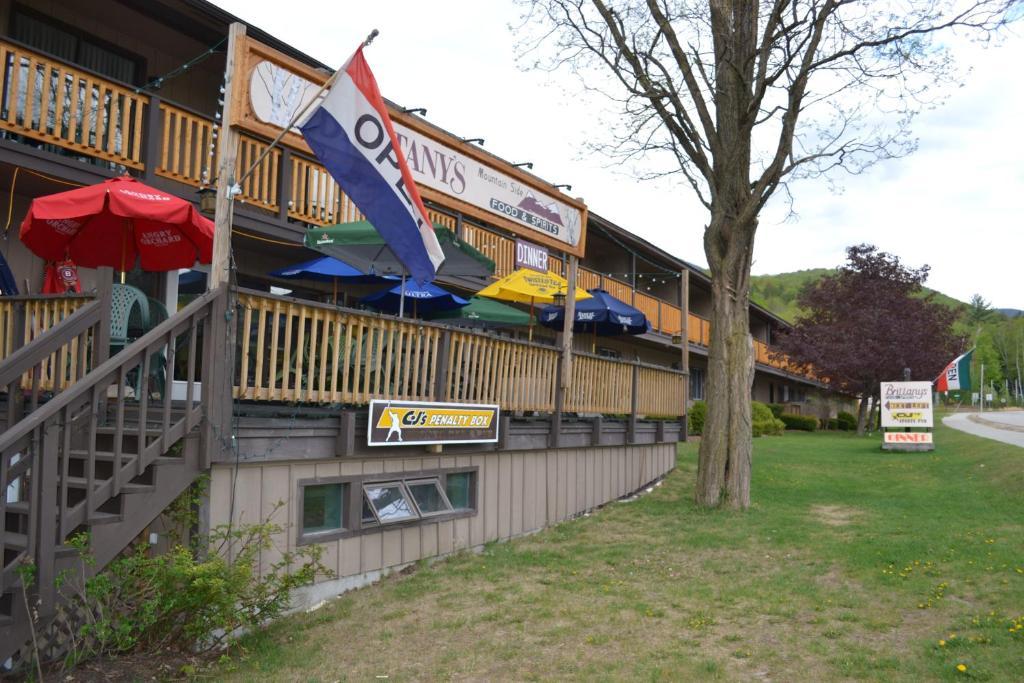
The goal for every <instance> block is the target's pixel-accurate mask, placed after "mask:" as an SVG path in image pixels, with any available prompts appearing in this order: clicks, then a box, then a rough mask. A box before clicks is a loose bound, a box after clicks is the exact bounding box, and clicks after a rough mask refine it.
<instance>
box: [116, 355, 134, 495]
mask: <svg viewBox="0 0 1024 683" xmlns="http://www.w3.org/2000/svg"><path fill="white" fill-rule="evenodd" d="M127 381H128V369H127V366H126V365H121V367H119V368H118V369H117V405H116V406H115V407H114V451H113V452H114V469H113V477H112V479H113V483H112V486H113V488H112V494H111V495H114V496H116V495H118V494H119V493H121V453H122V451H123V450H124V387H125V382H127ZM140 459H141V458H140Z"/></svg>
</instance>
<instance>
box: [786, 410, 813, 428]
mask: <svg viewBox="0 0 1024 683" xmlns="http://www.w3.org/2000/svg"><path fill="white" fill-rule="evenodd" d="M780 419H781V420H782V422H783V424H785V425H786V429H796V430H800V431H804V432H813V431H816V430H817V429H818V418H816V417H814V416H811V415H791V414H789V413H783V414H782V417H781V418H780Z"/></svg>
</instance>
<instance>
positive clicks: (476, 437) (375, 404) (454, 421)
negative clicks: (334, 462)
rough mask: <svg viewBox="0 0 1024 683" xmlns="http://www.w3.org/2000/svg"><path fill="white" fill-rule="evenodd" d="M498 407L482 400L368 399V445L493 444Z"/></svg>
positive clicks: (496, 435)
mask: <svg viewBox="0 0 1024 683" xmlns="http://www.w3.org/2000/svg"><path fill="white" fill-rule="evenodd" d="M500 414H501V409H500V408H499V407H498V406H496V405H490V404H482V403H428V402H423V401H388V400H373V401H370V418H369V425H368V427H367V430H366V444H367V445H368V446H417V445H431V444H457V443H496V442H497V441H498V418H499V416H500Z"/></svg>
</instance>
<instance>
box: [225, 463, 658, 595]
mask: <svg viewBox="0 0 1024 683" xmlns="http://www.w3.org/2000/svg"><path fill="white" fill-rule="evenodd" d="M675 457H676V444H675V443H662V444H649V445H638V446H620V447H605V448H566V449H561V450H541V451H520V452H516V451H512V452H503V453H491V454H476V455H459V456H453V455H440V456H437V455H412V454H410V456H409V457H405V458H400V457H395V458H384V459H381V458H373V459H370V458H360V459H347V458H342V459H332V460H327V461H317V462H287V463H280V464H277V463H275V464H256V465H248V464H243V465H241V466H240V467H239V470H238V477H237V488H236V490H235V496H234V500H235V510H234V517H233V520H232V521H233V522H234V523H235V524H249V523H254V522H258V521H260V520H263V519H266V517H267V516H268V515H270V513H271V512H273V511H274V510H275V509H276V512H275V513H274V516H273V521H274V522H275V523H277V524H278V525H280V526H281V527H282V531H281V532H280V533H279V534H277V535H276V537H275V538H274V546H275V547H274V548H272V549H270V550H267V551H264V552H263V555H262V556H261V558H260V560H261V564H262V566H263V567H264V568H267V567H269V566H270V564H272V563H273V562H275V561H277V560H278V559H280V557H281V553H282V552H283V551H285V550H294V549H295V548H296V541H297V539H298V532H299V529H298V528H297V525H298V521H299V517H300V511H299V510H298V509H297V508H298V500H299V496H298V487H299V482H300V481H302V480H307V479H313V478H315V477H339V476H341V477H343V476H358V475H378V474H385V473H387V474H391V473H393V474H395V475H401V474H403V473H406V472H409V473H412V472H420V471H428V470H437V469H448V468H457V467H476V468H479V469H478V474H477V482H476V483H477V512H476V514H474V515H472V516H467V517H459V518H456V519H448V520H441V521H437V522H428V523H422V524H419V525H415V526H406V527H399V528H394V529H382V530H380V531H374V532H369V533H364V534H362V535H359V536H352V537H349V538H343V539H340V540H335V541H330V542H327V543H324V544H323V546H324V557H323V561H324V564H326V565H327V566H328V567H329V568H330V569H331V570H333V571H334V572H336V573H337V578H344V577H349V576H357V575H360V574H365V573H367V572H373V571H377V570H381V569H387V568H389V567H394V566H397V565H403V564H406V563H409V562H415V561H417V560H420V559H424V558H429V557H434V556H438V555H446V554H448V553H451V552H454V551H457V550H463V549H468V548H473V547H476V546H479V545H482V544H484V543H487V542H489V541H495V540H503V539H509V538H513V537H515V536H519V535H521V534H524V533H529V532H532V531H536V530H538V529H542V528H544V527H546V526H549V525H551V524H554V523H557V522H561V521H563V520H566V519H570V518H572V517H575V516H577V515H579V514H582V513H583V512H586V511H587V510H590V509H593V508H595V507H597V506H599V505H602V504H604V503H607V502H609V501H612V500H615V499H616V498H619V497H621V496H625V495H627V494H629V493H631V492H633V491H636V490H638V489H640V488H641V487H643V486H644V485H646V484H647V483H649V482H651V481H653V480H655V479H657V478H658V477H660V476H662V475H664V474H665V473H667V472H668V471H669V470H671V469H672V468H673V467H674V466H675ZM231 481H232V468H231V467H230V466H215V467H214V468H213V470H212V473H211V482H210V524H211V525H218V524H226V523H227V522H228V520H229V515H230V509H231Z"/></svg>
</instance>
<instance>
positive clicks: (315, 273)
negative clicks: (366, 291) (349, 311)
mask: <svg viewBox="0 0 1024 683" xmlns="http://www.w3.org/2000/svg"><path fill="white" fill-rule="evenodd" d="M270 274H271V275H273V276H274V277H283V278H288V279H289V280H320V281H323V282H332V283H334V303H335V304H337V303H338V282H339V281H340V282H348V283H350V284H364V285H367V284H369V285H373V284H377V283H378V282H387V281H389V280H392V279H393V278H384V277H380V276H378V275H367V274H366V273H364V272H363V271H361V270H359V269H358V268H356V267H354V266H350V265H349V264H347V263H345V262H344V261H339V260H338V259H336V258H334V257H332V256H320V257H319V258H315V259H313V260H311V261H303V262H302V263H296V264H295V265H292V266H287V267H285V268H281V269H280V270H275V271H273V272H272V273H270Z"/></svg>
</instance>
